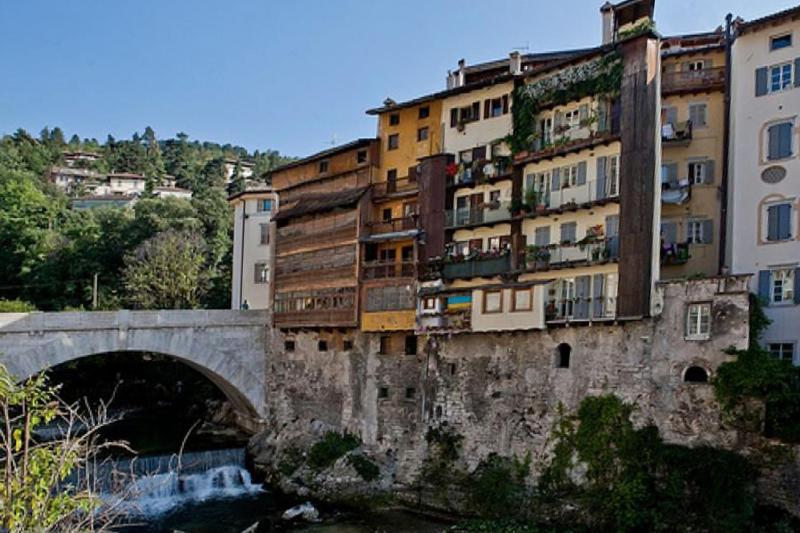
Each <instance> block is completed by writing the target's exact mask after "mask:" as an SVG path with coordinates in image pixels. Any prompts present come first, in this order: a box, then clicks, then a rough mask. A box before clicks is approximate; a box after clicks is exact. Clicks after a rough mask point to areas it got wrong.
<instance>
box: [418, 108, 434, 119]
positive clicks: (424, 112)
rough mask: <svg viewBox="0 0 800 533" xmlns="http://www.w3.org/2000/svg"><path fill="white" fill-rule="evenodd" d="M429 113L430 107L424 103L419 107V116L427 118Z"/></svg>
mask: <svg viewBox="0 0 800 533" xmlns="http://www.w3.org/2000/svg"><path fill="white" fill-rule="evenodd" d="M430 115H431V108H430V107H428V106H426V105H424V106H420V108H419V118H421V119H422V118H428V117H429V116H430Z"/></svg>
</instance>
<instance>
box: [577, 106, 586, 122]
mask: <svg viewBox="0 0 800 533" xmlns="http://www.w3.org/2000/svg"><path fill="white" fill-rule="evenodd" d="M578 120H580V122H581V125H584V124H586V121H588V120H589V104H581V106H580V107H579V108H578Z"/></svg>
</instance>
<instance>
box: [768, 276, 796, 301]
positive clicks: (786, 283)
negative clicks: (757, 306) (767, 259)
mask: <svg viewBox="0 0 800 533" xmlns="http://www.w3.org/2000/svg"><path fill="white" fill-rule="evenodd" d="M771 278H772V282H771V283H770V303H772V304H783V303H791V302H793V301H794V281H795V280H794V269H791V268H781V269H777V270H773V271H772V276H771Z"/></svg>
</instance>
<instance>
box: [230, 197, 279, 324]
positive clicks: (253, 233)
mask: <svg viewBox="0 0 800 533" xmlns="http://www.w3.org/2000/svg"><path fill="white" fill-rule="evenodd" d="M228 204H229V205H231V206H232V207H233V254H232V255H233V272H232V276H233V281H232V283H231V309H270V308H271V307H272V262H273V254H274V250H275V237H274V229H273V225H272V217H273V215H274V214H275V212H276V211H277V209H278V196H277V195H276V194H275V193H274V192H273V190H272V188H271V187H264V186H262V187H258V188H250V189H247V190H245V191H243V192H240V193H238V194H235V195H233V196H231V197H230V198H228Z"/></svg>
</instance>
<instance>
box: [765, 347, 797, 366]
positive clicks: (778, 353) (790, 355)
mask: <svg viewBox="0 0 800 533" xmlns="http://www.w3.org/2000/svg"><path fill="white" fill-rule="evenodd" d="M768 347H769V353H770V354H771V355H772V357H774V358H776V359H780V360H782V361H789V362H791V361H792V360H793V359H794V343H792V342H771V343H769V346H768Z"/></svg>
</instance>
